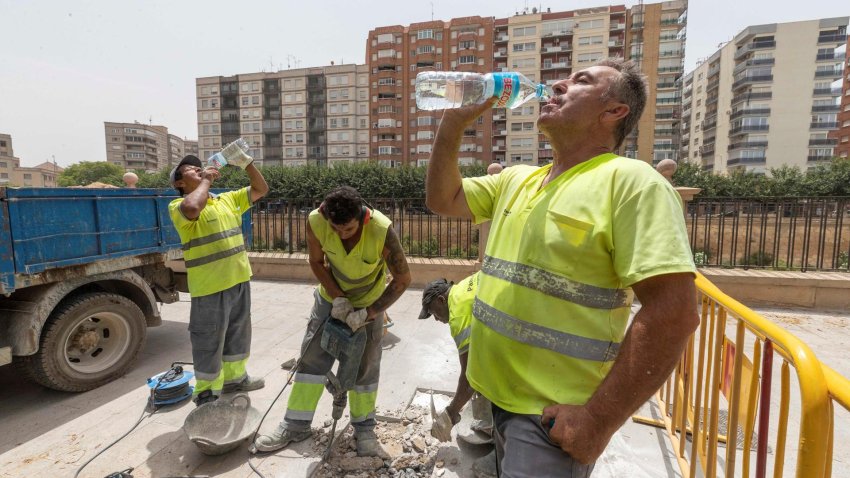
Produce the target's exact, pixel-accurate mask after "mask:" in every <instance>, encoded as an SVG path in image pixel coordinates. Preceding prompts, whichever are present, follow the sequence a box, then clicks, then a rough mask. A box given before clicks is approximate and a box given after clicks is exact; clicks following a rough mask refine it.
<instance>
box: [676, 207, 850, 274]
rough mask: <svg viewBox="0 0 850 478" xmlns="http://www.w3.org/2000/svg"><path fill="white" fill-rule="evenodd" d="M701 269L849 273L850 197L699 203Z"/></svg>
mask: <svg viewBox="0 0 850 478" xmlns="http://www.w3.org/2000/svg"><path fill="white" fill-rule="evenodd" d="M686 218H687V222H688V232H689V236H690V240H691V249H692V250H693V252H694V261H695V262H696V263H697V265H698V266H699V267H736V268H744V269H748V268H758V269H773V270H799V271H807V270H821V271H845V272H846V271H850V267H848V256H850V198H847V197H841V198H830V197H819V198H814V197H799V198H695V199H694V200H693V201H692V202H690V204H689V205H688V211H687V214H686Z"/></svg>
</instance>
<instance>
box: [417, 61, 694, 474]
mask: <svg viewBox="0 0 850 478" xmlns="http://www.w3.org/2000/svg"><path fill="white" fill-rule="evenodd" d="M552 88H553V90H554V94H553V95H552V97H551V99H550V100H549V101H548V102H547V103H546V104H545V105H541V107H540V116H539V118H538V120H537V125H538V127H539V129H540V131H541V132H542V133H543V134H544V135H546V137H547V139H548V140H549V141H550V142H551V144H552V148H553V150H554V160H553V162H552V163H551V164H549V165H546V166H543V167H531V166H514V167H510V168H507V169H505V171H503V172H502V173H501V174H498V175H494V176H482V177H477V178H465V179H462V178H461V174H460V171H459V169H458V166H457V158H458V148H459V145H460V144H461V137H462V135H463V132H464V130H465V129H466V128H467V127H468V126H469V125H471V124H472V123H473V121H474V120H475V119H476V118H477V117H478V116H479V115H481V114H482V113H483V112H484V111H486V110H487V108H488V107H490V106H492V100H491V101H490V102H487V103H485V104H483V105H475V106H469V107H464V108H459V109H450V110H446V111H445V113H444V115H443V119H442V121H441V122H440V127H439V130H438V132H437V137H436V139H435V142H434V148H433V153H432V156H431V159H430V161H429V163H428V172H427V178H426V200H427V205H428V207H429V208H430V209H431V210H433V211H435V212H436V213H438V214H443V215H447V216H455V217H465V218H474V220H475V221H476V222H481V221H484V220H488V219H490V220H492V226H491V231H490V239H489V241H488V242H487V250H486V252H485V256H484V260H483V262H482V265H481V272H480V273H481V279H480V285H479V289H478V294H477V296H476V298H475V302H474V304H473V317H474V319H475V320H473V322H472V334H471V337H470V346H469V359H468V365H467V371H466V374H467V378H468V379H469V382H470V384H471V385H472V387H473V388H474V389H475V390H477V391H479V392H480V393H482V394H483V395H484V396H486V397H487V398H488V399H489V400H490V401H491V402H492V403H493V420H494V435H495V443H496V457H497V464H498V466H499V473H500V476H502V477H510V478H516V477H532V476H533V477H554V476H558V477H564V476H573V477H576V476H581V477H584V476H588V475H589V474H590V472H591V471H592V469H593V465H594V463H595V461H596V460H597V458H598V457H599V455H600V454H601V453H602V452H603V450H604V449H605V446H606V445H607V443H608V441H609V440H610V439H611V436H612V435H613V434H614V433H615V432H616V431H617V430H618V429H619V428H620V426H621V425H622V424H623V423H624V422H625V421H626V420H627V419H628V418H629V417H630V415H631V414H632V413H633V412H634V411H635V410H636V409H637V408H638V407H640V405H641V404H643V403H644V402H645V401H646V400H647V399H648V398H649V397H650V396H651V395H652V393H653V392H655V391H656V390H657V389H658V387H659V386H660V385H661V384H662V383H663V381H664V380H665V379H666V377H667V376H668V375H669V373H670V372H671V371H672V370H673V368H674V366H675V364H676V363H677V361H678V360H679V357H680V356H681V354H682V350H683V348H684V345H685V343H686V341H687V338H688V336H689V335H690V334H691V333H692V332H693V331H694V329H695V328H696V326H697V324H698V320H699V319H698V317H697V314H696V297H695V295H696V293H695V288H694V281H693V278H694V270H695V268H694V264H693V260H692V258H691V251H690V248H689V245H688V236H687V231H686V228H685V223H684V217H683V215H682V211H681V206H680V203H679V197H678V196H677V194H676V192H675V191H674V190H673V188H672V186H671V185H670V184H669V183H668V182H667V181H666V180H665V179H664V178H663V177H662V176H661V175H659V174H657V173H656V172H655V171H653V169H652V167H651V166H650V165H649V164H647V163H645V162H643V161H638V160H634V159H629V158H625V157H621V156H618V155H617V154H614V151H616V150H617V149H618V148H620V147H621V146H622V144H623V142H624V139H625V138H626V136H627V135H628V134H629V133H630V132H631V131H632V129H633V128H634V126H635V125H636V124H637V122H638V119H639V118H640V115H641V112H642V111H643V108H644V105H645V103H646V85H645V80H644V79H643V77H642V75H641V74H640V71H639V69H638V67H637V66H636V65H635V64H634V63H632V62H626V61H623V60H622V59H611V60H603V61H602V62H600V63H598V64H596V65H594V66H591V67H588V68H585V69H582V70H578V71H575V72H573V73H572V74H571V75H570V76H569V77H567V78H565V79H562V80H560V81H557V82H556V83H554V84H553V85H552ZM633 295H636V296H637V298H638V299H639V301H640V303H641V309H640V311H639V312H637V314H636V315H635V317H634V319H633V321H632V322H631V325H629V315H630V305H631V302H632V297H633Z"/></svg>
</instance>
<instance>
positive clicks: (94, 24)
mask: <svg viewBox="0 0 850 478" xmlns="http://www.w3.org/2000/svg"><path fill="white" fill-rule="evenodd" d="M645 3H654V2H645ZM608 4H610V3H606V2H605V1H604V0H573V1H568V2H567V1H550V2H549V3H545V2H540V1H538V2H532V1H525V0H489V1H483V0H462V1H458V0H432V1H423V2H408V1H400V0H395V1H391V0H355V1H351V0H347V1H341V0H339V1H329V0H307V1H302V0H299V1H293V0H276V1H272V0H267V1H253V0H241V1H239V2H237V1H235V0H231V1H228V2H225V1H219V0H206V1H196V0H178V1H173V0H172V1H161V0H147V1H142V0H121V1H115V0H88V1H80V0H61V1H59V0H56V1H40V0H0V133H8V134H11V135H12V144H13V147H14V153H15V156H17V157H18V158H20V159H21V165H22V166H35V165H36V164H39V163H42V162H44V161H53V160H54V158H55V161H56V163H57V164H59V165H60V166H68V165H70V164H74V163H77V162H80V161H104V160H105V159H106V147H105V140H104V129H103V122H104V121H115V122H133V121H139V122H142V123H149V122H152V124H158V125H164V126H167V127H168V131H169V132H170V133H172V134H175V135H178V136H181V137H185V138H188V139H197V123H196V106H195V78H198V77H204V76H217V75H234V74H237V73H252V72H257V71H275V70H280V69H287V68H299V67H300V68H303V67H310V66H323V65H328V64H330V62H331V61H334V62H335V63H336V64H341V63H364V62H365V50H366V38H367V36H368V33H369V30H371V29H374V28H376V27H379V26H386V25H407V24H410V23H415V22H421V21H428V20H431V18H434V19H435V20H449V19H451V18H454V17H462V16H472V15H480V16H493V17H496V18H505V17H509V16H512V15H514V14H515V13H516V12H518V11H522V10H523V9H524V8H528V9H531V8H533V7H537V8H538V9H543V10H545V9H546V8H551V9H552V11H563V10H574V9H578V8H587V7H597V6H603V5H608ZM613 4H615V5H622V4H624V5H626V6H627V7H631V6H634V5H635V4H637V2H635V1H628V2H618V3H613ZM432 15H433V17H432ZM848 15H850V3H848V2H847V1H846V0H809V1H806V2H796V1H776V0H691V2H690V5H689V13H688V37H687V45H686V50H685V52H686V53H685V55H686V56H685V70H686V71H691V70H693V68H694V67H695V65H696V64H697V61H698V60H699V59H704V58H706V57H708V56H710V55H711V54H712V53H714V52H715V51H716V50H717V49H718V44H720V43H721V42H726V41H728V40H730V39H732V38H733V37H734V36H735V35H736V34H737V33H738V32H740V31H741V30H742V29H744V28H746V27H747V26H749V25H759V24H764V23H782V22H790V21H801V20H812V19H817V18H825V17H839V16H848Z"/></svg>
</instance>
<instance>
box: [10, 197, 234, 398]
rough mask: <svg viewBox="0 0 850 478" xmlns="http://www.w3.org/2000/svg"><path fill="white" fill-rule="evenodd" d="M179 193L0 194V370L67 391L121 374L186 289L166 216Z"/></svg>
mask: <svg viewBox="0 0 850 478" xmlns="http://www.w3.org/2000/svg"><path fill="white" fill-rule="evenodd" d="M175 197H176V192H175V191H173V190H170V189H168V190H166V189H127V188H121V189H73V188H45V189H41V188H39V189H35V188H32V189H30V188H23V189H14V188H0V365H6V364H9V363H12V362H14V363H15V365H16V366H18V367H19V368H20V370H21V372H22V373H23V374H24V375H25V376H26V377H28V378H29V379H31V380H33V381H35V382H37V383H39V384H41V385H44V386H46V387H50V388H53V389H56V390H63V391H70V392H81V391H85V390H90V389H93V388H96V387H99V386H100V385H103V384H104V383H107V382H109V381H111V380H114V379H115V378H118V377H120V376H121V375H123V374H124V373H125V372H126V371H127V370H128V369H129V368H130V367H131V366H132V365H133V362H134V361H135V359H136V356H137V355H138V354H139V351H140V350H141V349H142V347H143V346H144V343H145V336H146V328H147V327H154V326H157V325H159V324H160V323H161V322H162V319H161V317H160V315H159V307H158V303H166V304H167V303H171V302H175V301H177V300H178V291H184V292H185V291H187V290H188V289H187V287H186V275H185V268H182V252H181V250H180V238H179V237H178V235H177V231H176V230H175V229H174V227H173V225H172V224H171V219H170V218H169V215H168V203H169V202H171V201H172V200H173V199H174V198H175ZM243 231H245V232H249V231H250V216H249V215H248V214H247V213H246V215H245V217H244V218H243ZM249 238H250V234H247V235H246V240H248V239H249ZM181 271H182V272H181ZM187 340H188V335H187Z"/></svg>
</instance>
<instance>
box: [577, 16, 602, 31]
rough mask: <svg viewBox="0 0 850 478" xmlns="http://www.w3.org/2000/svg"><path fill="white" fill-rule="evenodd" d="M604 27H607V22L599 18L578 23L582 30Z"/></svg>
mask: <svg viewBox="0 0 850 478" xmlns="http://www.w3.org/2000/svg"><path fill="white" fill-rule="evenodd" d="M603 25H605V22H604V21H603V20H602V19H601V18H598V19H596V20H584V21H581V22H578V27H579V28H581V29H582V30H584V29H590V28H602V26H603Z"/></svg>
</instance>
